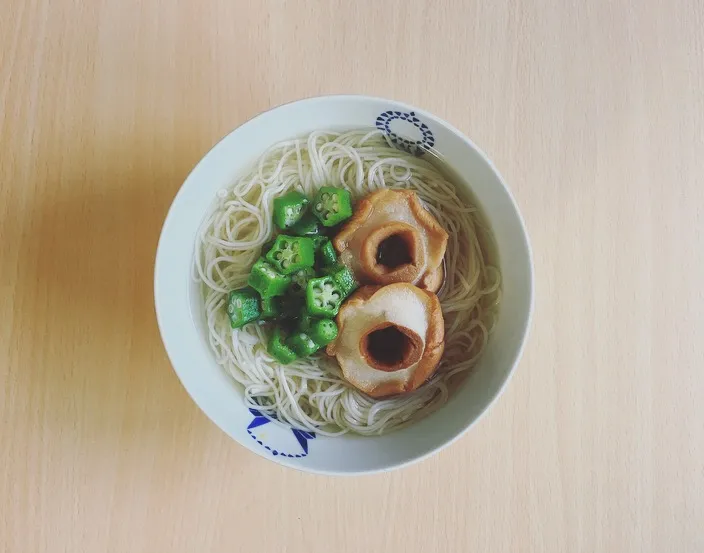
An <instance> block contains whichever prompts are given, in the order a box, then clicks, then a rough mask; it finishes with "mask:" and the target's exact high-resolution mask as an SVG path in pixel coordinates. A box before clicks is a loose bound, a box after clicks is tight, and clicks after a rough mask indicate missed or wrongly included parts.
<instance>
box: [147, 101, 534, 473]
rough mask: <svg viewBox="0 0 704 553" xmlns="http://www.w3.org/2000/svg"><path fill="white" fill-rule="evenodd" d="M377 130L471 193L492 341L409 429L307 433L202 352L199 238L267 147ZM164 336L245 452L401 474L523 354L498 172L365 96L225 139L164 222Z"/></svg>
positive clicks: (525, 280) (179, 369) (262, 119)
mask: <svg viewBox="0 0 704 553" xmlns="http://www.w3.org/2000/svg"><path fill="white" fill-rule="evenodd" d="M375 125H376V126H377V127H379V128H381V129H383V130H384V131H385V132H388V133H394V134H393V137H395V138H398V139H399V140H400V138H405V139H407V141H408V142H404V143H403V146H404V147H406V148H409V147H410V148H416V147H418V146H428V147H434V148H435V149H436V150H437V151H438V152H439V153H440V154H441V155H442V156H444V157H445V159H446V160H447V162H448V163H449V164H450V165H451V166H452V167H453V168H454V169H455V170H456V171H458V172H459V173H460V174H461V175H463V176H464V177H465V178H466V180H467V181H468V182H469V183H470V184H471V189H472V193H473V194H474V197H475V198H477V199H478V201H479V203H480V204H481V206H482V208H483V210H484V212H485V215H486V217H487V218H488V220H489V222H490V224H491V226H492V228H493V231H494V235H495V238H496V243H497V248H498V255H499V264H500V268H501V271H502V276H503V297H502V303H501V308H500V314H499V318H498V324H497V326H496V329H495V332H494V333H493V334H492V336H491V338H490V340H489V344H488V346H487V348H486V350H485V352H484V354H483V356H482V358H481V360H480V362H479V363H478V365H477V367H476V369H475V370H474V372H473V373H472V374H471V375H470V376H469V377H468V378H467V379H466V380H465V382H464V383H463V384H462V386H461V387H460V389H459V390H457V391H456V392H455V393H454V394H453V395H452V396H451V398H450V400H449V401H448V403H447V404H446V405H445V406H443V407H442V408H441V409H440V410H438V411H437V412H435V413H433V414H432V415H430V416H428V417H426V418H424V419H422V420H420V421H418V422H417V423H415V424H413V425H411V426H409V427H408V428H405V429H402V430H399V431H395V432H391V433H389V434H388V435H385V436H380V437H360V436H354V435H345V436H342V437H337V438H329V437H324V436H315V435H314V434H312V433H309V432H301V431H299V430H294V429H291V428H290V427H288V426H283V425H281V424H280V423H278V422H276V421H270V420H269V419H267V418H266V417H264V416H261V415H260V414H259V413H256V412H252V411H251V410H249V409H247V407H245V405H244V403H243V400H242V395H241V391H240V390H239V389H238V387H237V385H236V384H235V383H234V381H233V380H232V378H231V377H230V376H229V375H228V374H226V372H225V371H224V370H223V369H222V368H221V367H220V366H219V365H217V364H216V362H215V360H214V356H213V354H212V353H211V351H210V349H209V345H208V342H207V332H206V327H205V320H204V315H203V308H202V301H201V296H200V291H199V287H198V285H197V284H196V283H195V282H194V281H193V280H192V278H191V274H192V272H191V271H192V265H193V253H194V246H195V238H196V232H197V230H198V227H199V225H200V224H201V222H202V220H203V218H204V216H205V214H206V213H207V211H208V209H209V207H210V205H211V202H212V201H213V198H214V197H215V194H216V192H217V191H218V190H220V189H222V188H226V187H228V186H230V185H231V184H232V183H233V182H234V180H235V178H236V177H237V176H239V175H241V174H242V173H243V172H244V171H246V170H247V169H248V167H249V166H250V165H251V163H252V162H253V161H254V160H256V158H257V157H258V156H259V155H260V154H261V153H262V152H263V151H264V150H266V149H267V148H268V147H269V146H271V145H273V144H274V143H276V142H278V141H281V140H285V139H289V138H292V137H296V136H301V135H305V134H306V133H308V132H310V131H313V130H319V129H328V128H332V129H351V128H359V127H374V126H375ZM154 296H155V301H156V314H157V319H158V322H159V328H160V330H161V336H162V339H163V340H164V345H165V346H166V351H167V352H168V355H169V358H170V359H171V363H172V364H173V367H174V369H175V370H176V373H177V374H178V376H179V378H180V379H181V382H182V383H183V385H184V386H185V388H186V390H187V391H188V393H189V394H190V395H191V397H192V398H193V400H194V401H195V402H196V403H197V404H198V406H199V407H200V408H201V409H202V410H203V411H204V412H205V414H206V415H208V417H210V419H211V420H212V421H213V422H214V423H215V424H217V425H218V426H219V427H220V428H221V429H222V430H224V431H225V432H226V433H227V434H229V435H230V436H231V437H232V438H234V439H235V440H237V441H238V442H239V443H240V444H241V445H242V446H244V447H246V448H247V449H250V450H251V451H253V452H255V453H257V454H258V455H261V456H263V457H265V458H267V459H270V460H273V461H276V462H278V463H281V464H282V465H286V466H289V467H293V468H297V469H301V470H305V471H310V472H317V473H327V474H358V473H366V472H375V471H382V470H388V469H392V468H397V467H401V466H403V465H406V464H409V463H411V462H413V461H417V460H419V459H422V458H424V457H426V456H428V455H430V454H432V453H434V452H436V451H438V450H439V449H440V448H442V447H444V446H446V445H448V444H450V443H452V442H453V441H454V440H456V439H457V438H459V436H461V435H462V434H463V433H464V432H465V431H466V430H467V429H468V428H469V427H470V426H472V424H474V423H475V422H476V421H477V420H478V419H479V417H480V416H481V415H482V414H483V413H484V412H485V411H486V410H487V408H488V407H489V406H490V405H491V404H492V403H493V402H494V400H495V399H496V398H497V397H498V396H499V395H500V393H501V391H502V390H503V388H504V386H505V385H506V383H507V382H508V379H509V377H510V376H511V373H512V372H513V370H514V368H515V366H516V364H517V362H518V359H519V357H520V355H521V350H522V348H523V345H524V342H525V339H526V335H527V331H528V326H529V321H530V316H531V311H532V305H533V269H532V262H531V252H530V246H529V243H528V236H527V234H526V230H525V227H524V225H523V221H522V218H521V215H520V213H519V211H518V208H517V207H516V204H515V202H514V200H513V198H512V197H511V193H510V192H509V190H508V188H507V186H506V185H505V184H504V182H503V180H502V178H501V176H500V175H499V173H498V171H497V170H496V169H495V168H494V166H493V165H492V164H491V162H490V161H489V160H488V159H487V158H486V156H485V155H484V154H483V153H482V152H481V151H480V150H479V149H478V148H477V147H476V146H475V145H474V144H472V142H471V141H470V140H469V139H468V138H466V137H465V136H464V135H463V134H462V133H461V132H460V131H458V130H457V129H455V128H454V127H452V126H451V125H449V124H448V123H446V122H445V121H442V120H441V119H438V118H437V117H435V116H434V115H431V114H430V113H427V112H425V111H423V110H421V109H418V108H414V107H411V106H408V105H405V104H401V103H399V102H395V101H392V100H384V99H381V98H370V97H366V96H324V97H319V98H309V99H307V100H300V101H297V102H293V103H290V104H286V105H283V106H279V107H277V108H274V109H272V110H270V111H267V112H265V113H262V114H261V115H258V116H256V117H255V118H254V119H251V120H250V121H247V122H246V123H245V124H243V125H242V126H240V127H239V128H237V129H235V130H234V131H232V132H231V133H230V134H229V135H227V136H226V137H225V138H223V139H222V140H221V141H220V142H219V143H218V144H217V145H216V146H215V147H214V148H213V149H212V150H210V152H208V154H207V155H206V156H205V157H204V158H203V159H202V160H201V161H200V163H199V164H198V165H197V166H196V168H195V169H194V170H193V172H192V173H191V174H190V175H189V176H188V178H187V179H186V182H184V183H183V186H182V187H181V190H179V192H178V194H177V195H176V198H175V199H174V201H173V204H172V205H171V209H170V210H169V213H168V215H167V217H166V221H165V222H164V227H163V229H162V232H161V239H160V240H159V247H158V249H157V255H156V267H155V272H154Z"/></svg>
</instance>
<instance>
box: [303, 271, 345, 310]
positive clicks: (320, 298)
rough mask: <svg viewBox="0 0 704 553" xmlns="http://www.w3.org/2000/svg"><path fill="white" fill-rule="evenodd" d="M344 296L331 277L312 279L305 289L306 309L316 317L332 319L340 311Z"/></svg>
mask: <svg viewBox="0 0 704 553" xmlns="http://www.w3.org/2000/svg"><path fill="white" fill-rule="evenodd" d="M343 299H344V295H343V293H342V291H341V290H340V288H339V286H338V285H337V284H336V283H335V281H334V280H333V278H332V277H330V276H324V277H320V278H312V279H310V280H309V281H308V287H307V288H306V308H307V309H308V313H310V314H311V315H314V316H317V317H328V318H331V317H334V316H335V315H337V312H338V311H339V310H340V304H341V303H342V300H343Z"/></svg>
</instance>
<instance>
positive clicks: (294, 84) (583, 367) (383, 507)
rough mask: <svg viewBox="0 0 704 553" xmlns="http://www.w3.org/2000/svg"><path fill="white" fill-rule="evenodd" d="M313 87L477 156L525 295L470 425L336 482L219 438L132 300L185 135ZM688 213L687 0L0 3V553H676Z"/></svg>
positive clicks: (208, 132) (691, 389)
mask: <svg viewBox="0 0 704 553" xmlns="http://www.w3.org/2000/svg"><path fill="white" fill-rule="evenodd" d="M343 92H347V93H348V92H356V93H367V94H373V95H379V96H386V97H390V98H395V99H399V100H402V101H407V102H409V103H412V104H416V105H418V106H422V107H424V108H426V109H428V110H430V111H432V112H434V113H436V114H438V115H439V116H441V117H443V118H444V119H447V120H449V121H451V122H452V123H453V124H455V125H456V126H457V127H459V128H460V129H462V130H463V131H464V132H466V133H467V134H468V135H469V136H471V137H472V138H473V139H474V140H475V141H476V142H477V143H478V144H479V145H480V146H481V147H482V148H484V149H485V151H486V152H487V153H488V154H489V156H490V157H491V158H492V159H493V160H494V161H495V162H496V164H497V166H498V167H499V168H500V170H501V171H502V173H503V174H504V176H505V177H506V179H507V181H508V182H509V183H510V185H511V188H512V190H513V192H514V194H515V196H516V199H517V201H518V204H519V205H520V207H521V209H522V211H523V213H524V215H525V218H526V222H527V225H528V229H529V232H530V235H531V239H532V244H533V248H534V252H535V269H536V286H537V289H536V292H537V301H536V312H535V317H534V324H533V328H532V332H531V336H530V340H529V344H528V347H527V349H526V352H525V355H524V358H523V360H522V362H521V363H520V366H519V368H518V370H517V372H516V375H515V377H514V379H513V380H512V382H511V384H510V386H509V387H508V389H507V391H506V393H505V395H504V396H503V397H502V399H501V401H499V402H498V404H497V405H496V406H495V407H494V408H493V409H492V410H491V412H490V414H489V415H488V416H487V417H486V418H485V419H483V420H482V422H481V423H480V424H479V425H477V426H476V427H475V428H474V429H473V430H472V431H471V432H469V433H468V434H467V435H466V436H465V437H463V438H462V439H461V440H460V441H459V442H457V443H456V444H455V445H453V446H451V447H450V448H448V449H446V450H445V451H443V452H442V453H440V454H439V455H437V456H435V457H434V458H432V459H430V460H427V461H424V462H422V463H420V464H417V465H415V466H412V467H410V468H408V469H405V470H401V471H398V472H394V473H390V474H383V475H378V476H370V477H363V478H351V479H335V478H327V477H316V476H312V475H307V474H300V473H297V472H294V471H292V470H288V469H284V468H282V467H279V466H278V465H275V464H274V463H269V462H266V461H264V460H263V459H261V458H259V457H257V456H255V455H253V454H251V453H249V452H248V451H246V450H245V449H244V448H242V447H240V446H238V445H237V444H236V443H235V442H233V441H231V440H230V439H228V438H227V437H226V436H225V435H224V434H223V433H222V432H220V431H219V430H218V429H217V428H216V427H215V426H214V425H213V424H212V423H210V422H209V421H208V420H207V419H206V417H205V416H204V415H203V414H202V413H201V412H200V411H199V410H198V409H197V408H196V406H195V405H194V404H193V402H192V401H191V400H190V399H189V397H188V395H187V394H186V392H185V391H184V390H183V388H182V387H181V385H180V383H179V382H178V380H177V378H176V376H175V374H174V373H173V371H172V370H171V367H170V365H169V362H168V360H167V357H166V354H165V352H164V348H163V347H162V344H161V342H160V339H159V334H158V331H157V326H156V322H155V317H154V309H153V300H152V267H153V261H154V254H155V248H156V243H157V238H158V235H159V231H160V227H161V223H162V221H163V218H164V216H165V214H166V211H167V209H168V206H169V204H170V202H171V200H172V199H173V197H174V195H175V194H176V191H177V190H178V188H179V186H180V184H181V183H182V181H183V180H184V178H185V176H186V175H187V174H188V172H189V171H190V169H191V168H192V167H193V165H194V164H195V163H196V162H197V161H198V160H199V158H200V157H201V156H202V155H203V154H204V153H205V152H206V151H207V150H208V149H209V148H210V146H211V145H212V144H213V143H214V142H216V141H217V140H218V139H219V138H220V137H222V136H223V135H224V134H225V133H227V132H228V131H229V130H230V129H232V128H233V127H236V126H237V125H239V124H240V123H242V122H243V121H245V120H246V119H248V118H249V117H251V116H253V115H254V114H256V113H258V112H259V111H261V110H264V109H266V108H268V107H270V106H274V105H277V104H280V103H282V102H287V101H289V100H293V99H296V98H301V97H305V96H310V95H317V94H326V93H343ZM703 205H704V7H703V4H702V3H701V2H700V1H699V0H675V1H674V2H673V1H669V2H665V1H664V0H662V1H660V0H643V1H641V0H630V1H628V0H612V1H609V0H592V1H590V2H580V1H577V0H567V1H565V0H526V1H518V2H515V1H510V0H497V1H494V2H479V1H478V0H464V1H460V0H458V1H451V0H439V1H431V0H426V1H420V0H414V1H406V2H402V1H390V0H389V1H378V0H358V1H356V2H344V1H340V0H335V1H329V2H304V1H300V2H285V1H274V0H272V1H268V2H267V1H257V2H245V1H233V0H214V1H210V2H164V1H161V2H159V1H153V2H150V1H145V0H140V1H137V0H119V1H118V0H87V1H85V2H78V1H70V0H4V1H3V3H2V10H1V13H0V551H3V552H5V551H6V552H12V553H35V552H45V551H46V552H49V551H51V552H62V551H67V552H82V551H86V552H98V551H101V552H102V551H106V552H126V551H130V552H149V553H152V552H162V551H168V552H191V551H222V552H226V551H227V552H230V551H242V552H250V551H251V552H253V551H257V552H270V551H271V552H274V551H276V552H290V553H303V552H305V553H313V552H327V551H335V552H337V553H347V552H350V553H358V552H360V551H382V552H404V553H415V552H424V553H427V552H435V551H437V552H443V553H444V552H470V551H472V552H474V551H486V552H492V553H495V552H512V553H513V552H519V551H531V552H540V553H544V552H560V553H563V552H570V553H572V552H584V553H591V552H602V551H603V552H619V553H624V552H664V551H672V552H677V553H681V552H701V551H704V346H703V345H702V342H703V341H704V340H703V339H704V333H703V331H702V329H703V328H704V297H703V293H702V288H703V286H704V217H703V215H702V214H703V213H704V207H703Z"/></svg>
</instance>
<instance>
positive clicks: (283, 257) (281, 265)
mask: <svg viewBox="0 0 704 553" xmlns="http://www.w3.org/2000/svg"><path fill="white" fill-rule="evenodd" d="M266 259H267V261H269V263H271V264H272V265H273V266H274V268H276V269H277V270H279V271H280V272H281V273H283V274H285V275H290V274H291V273H295V272H296V271H298V270H299V269H305V268H306V267H312V266H313V263H314V262H315V248H314V247H313V241H312V240H311V239H310V238H304V237H302V236H285V235H283V234H280V235H279V236H277V237H276V242H274V245H273V247H272V248H271V250H269V251H268V252H267V254H266Z"/></svg>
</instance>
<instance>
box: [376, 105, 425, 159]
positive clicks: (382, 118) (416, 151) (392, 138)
mask: <svg viewBox="0 0 704 553" xmlns="http://www.w3.org/2000/svg"><path fill="white" fill-rule="evenodd" d="M395 119H399V120H401V121H406V122H407V123H411V124H412V125H413V126H414V127H415V128H416V129H418V131H420V135H421V136H420V140H413V139H409V138H406V137H402V136H399V135H398V134H397V133H395V132H393V131H392V130H391V123H392V122H393V121H394V120H395ZM376 128H377V129H379V130H380V131H381V132H383V133H384V134H385V135H386V137H387V139H388V140H389V142H391V144H393V145H394V146H396V147H397V148H399V149H400V150H405V151H407V152H409V153H411V154H413V155H415V156H421V155H423V154H424V153H426V152H427V151H429V150H430V148H432V147H433V146H434V145H435V137H434V136H433V133H432V131H431V130H430V128H429V127H428V125H426V124H425V123H423V122H422V121H421V120H420V119H418V117H417V116H416V113H415V112H414V111H410V112H408V113H404V112H401V111H393V110H388V111H385V112H383V113H381V114H380V115H379V116H378V117H377V118H376Z"/></svg>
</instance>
